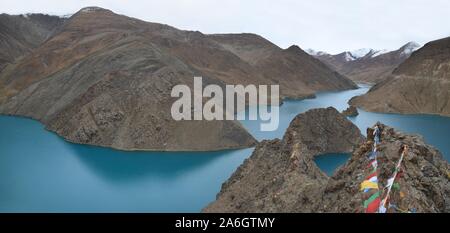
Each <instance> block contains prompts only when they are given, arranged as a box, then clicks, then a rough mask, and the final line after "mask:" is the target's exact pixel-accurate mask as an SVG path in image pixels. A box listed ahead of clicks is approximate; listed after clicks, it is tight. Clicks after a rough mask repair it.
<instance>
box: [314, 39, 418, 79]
mask: <svg viewBox="0 0 450 233" xmlns="http://www.w3.org/2000/svg"><path fill="white" fill-rule="evenodd" d="M419 48H420V45H419V44H418V43H416V42H409V43H407V44H405V45H403V46H402V47H400V48H399V49H397V50H393V51H389V50H386V49H382V50H375V49H370V48H362V49H357V50H354V51H346V52H342V53H339V54H335V55H331V54H328V53H325V52H316V51H314V50H312V49H310V50H309V51H310V52H309V53H310V54H311V55H313V56H314V57H316V58H318V59H319V60H321V61H322V62H324V63H325V64H327V65H329V66H330V67H331V68H333V69H335V70H336V71H338V72H339V73H341V74H344V75H346V76H348V77H349V78H351V79H353V80H354V81H362V82H372V83H375V82H378V81H379V80H381V79H383V78H385V77H386V76H388V75H390V74H391V72H392V71H393V70H394V69H395V68H396V67H397V66H398V65H399V64H400V63H402V62H403V61H404V60H405V59H407V58H408V57H409V56H410V55H411V54H412V53H413V52H414V51H416V50H417V49H419Z"/></svg>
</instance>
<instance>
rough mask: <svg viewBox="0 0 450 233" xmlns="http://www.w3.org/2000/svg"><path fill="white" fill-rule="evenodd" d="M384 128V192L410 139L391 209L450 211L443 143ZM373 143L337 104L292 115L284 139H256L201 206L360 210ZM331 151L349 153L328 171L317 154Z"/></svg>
mask: <svg viewBox="0 0 450 233" xmlns="http://www.w3.org/2000/svg"><path fill="white" fill-rule="evenodd" d="M381 128H382V129H383V131H382V132H383V133H382V136H381V138H382V141H381V144H380V145H379V147H378V151H379V152H378V156H377V161H378V164H377V166H376V167H375V169H376V173H377V174H378V186H379V187H380V192H381V194H380V196H381V197H384V196H385V195H386V192H385V191H386V190H382V189H381V187H384V186H385V185H386V184H387V180H388V179H389V178H390V177H391V176H392V175H393V171H394V167H395V166H396V164H397V162H398V161H399V158H400V153H399V149H400V148H401V147H402V146H403V145H407V146H408V147H409V150H408V153H407V155H405V158H404V160H403V162H402V163H401V171H402V173H401V175H400V176H399V178H398V179H397V180H396V188H395V189H394V190H392V192H391V196H390V197H391V198H390V199H389V201H390V203H389V204H391V205H390V207H389V208H388V210H387V212H400V210H401V211H411V212H412V211H415V212H449V211H450V182H449V174H448V169H449V168H450V165H449V164H448V163H447V162H446V161H445V160H444V159H443V157H442V155H441V154H440V153H439V151H437V150H436V149H434V148H433V147H431V146H429V145H426V144H425V143H424V141H423V138H421V137H420V136H418V135H406V134H403V133H400V132H396V131H395V130H394V129H392V128H390V127H388V126H384V125H381ZM372 148H373V141H372V140H366V141H364V138H363V136H362V135H361V134H360V132H359V130H358V128H357V127H356V126H355V125H353V124H352V123H351V122H350V121H348V120H347V119H346V118H345V117H344V116H343V115H342V114H340V113H339V112H338V111H337V110H336V109H333V108H327V109H313V110H310V111H308V112H305V113H303V114H300V115H298V116H297V117H296V118H294V120H293V121H292V122H291V124H290V126H289V128H288V129H287V131H286V133H285V135H284V137H283V139H282V140H280V139H274V140H265V141H262V142H261V143H259V144H258V146H257V147H256V148H255V150H254V152H253V154H252V155H251V156H250V157H249V158H248V159H246V160H245V162H244V163H243V164H242V165H241V166H240V167H239V168H238V169H237V170H236V171H235V172H234V173H233V175H232V176H231V177H230V178H229V179H228V181H226V182H225V183H224V184H223V185H222V189H221V191H220V192H219V194H218V195H217V199H216V201H214V202H212V203H211V204H209V205H208V206H207V207H206V208H205V209H203V212H250V213H254V212H275V213H277V212H287V213H292V212H338V213H342V212H349V213H355V212H357V213H358V212H359V213H363V212H364V211H365V209H364V202H365V201H366V200H368V199H369V197H370V192H367V193H365V192H363V191H361V190H360V185H361V183H362V182H363V181H364V180H365V179H366V177H367V176H369V175H370V174H371V173H372V171H371V170H370V168H369V167H368V165H370V159H369V155H370V154H371V151H372ZM330 152H351V153H352V155H351V158H350V159H349V160H348V161H347V163H346V164H345V165H343V166H342V167H340V168H339V169H338V170H337V171H336V172H335V173H334V175H332V176H331V177H328V176H327V175H326V174H325V173H323V172H322V171H321V170H320V169H319V168H318V167H317V165H316V164H315V162H314V156H316V155H319V154H323V153H330ZM372 191H374V190H372ZM393 206H395V207H393Z"/></svg>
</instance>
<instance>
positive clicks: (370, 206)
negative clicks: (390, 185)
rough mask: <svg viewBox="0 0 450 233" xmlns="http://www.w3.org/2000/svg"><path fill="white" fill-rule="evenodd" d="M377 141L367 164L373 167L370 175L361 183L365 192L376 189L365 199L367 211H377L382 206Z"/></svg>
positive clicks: (370, 167) (368, 166)
mask: <svg viewBox="0 0 450 233" xmlns="http://www.w3.org/2000/svg"><path fill="white" fill-rule="evenodd" d="M377 142H378V140H376V141H375V143H374V147H373V150H372V151H371V153H370V156H369V164H368V165H367V168H369V169H371V170H370V173H369V175H368V176H367V177H366V179H365V180H364V181H363V182H362V183H361V188H360V190H361V191H363V192H364V193H368V192H370V191H371V190H376V192H374V193H373V194H372V195H370V197H369V198H368V199H367V200H365V201H364V203H363V205H364V209H365V212H366V213H376V212H377V211H378V208H379V206H380V201H381V199H380V190H379V187H378V173H377V167H378V161H377V155H378V152H377Z"/></svg>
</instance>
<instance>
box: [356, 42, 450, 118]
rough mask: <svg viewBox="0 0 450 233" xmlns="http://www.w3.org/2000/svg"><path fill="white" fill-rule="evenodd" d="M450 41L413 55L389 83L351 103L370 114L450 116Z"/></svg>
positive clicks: (387, 81)
mask: <svg viewBox="0 0 450 233" xmlns="http://www.w3.org/2000/svg"><path fill="white" fill-rule="evenodd" d="M449 102H450V37H447V38H444V39H440V40H436V41H432V42H429V43H427V44H426V45H424V46H423V47H422V48H420V49H419V50H417V51H416V52H414V53H412V55H411V56H410V57H409V58H408V59H406V60H405V61H404V62H403V63H401V64H400V65H399V66H398V67H397V68H395V70H394V71H393V72H392V75H389V76H388V77H387V78H386V79H384V80H382V81H381V82H380V83H378V84H377V85H375V86H374V87H372V88H371V89H370V91H369V92H368V93H367V94H365V95H362V96H358V97H355V98H353V99H352V100H351V101H350V103H351V104H352V105H355V106H357V107H362V108H364V109H366V110H368V111H375V112H392V113H426V114H439V115H444V116H450V103H449Z"/></svg>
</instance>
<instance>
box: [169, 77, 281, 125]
mask: <svg viewBox="0 0 450 233" xmlns="http://www.w3.org/2000/svg"><path fill="white" fill-rule="evenodd" d="M267 87H268V85H258V86H256V85H247V86H243V85H225V94H224V93H223V89H222V87H220V86H219V85H215V84H210V85H207V86H205V87H204V89H203V83H202V77H194V90H193V92H191V89H190V87H189V86H188V85H183V84H180V85H176V86H174V87H173V88H172V92H171V96H172V97H176V98H179V99H177V100H176V101H175V102H174V103H173V104H172V108H171V114H172V118H173V119H174V120H176V121H180V120H207V121H212V120H245V117H246V115H247V114H237V113H242V112H243V111H245V110H246V105H247V104H248V106H250V107H249V108H248V119H249V120H258V116H259V120H261V124H260V130H261V131H274V130H276V129H277V128H278V124H279V122H280V118H279V106H278V105H279V101H280V99H279V86H278V85H270V95H269V93H268V91H269V90H268V88H267ZM203 98H207V99H208V100H207V101H205V102H204V101H203ZM192 99H193V100H192ZM269 100H270V101H269ZM269 109H270V111H269Z"/></svg>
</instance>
